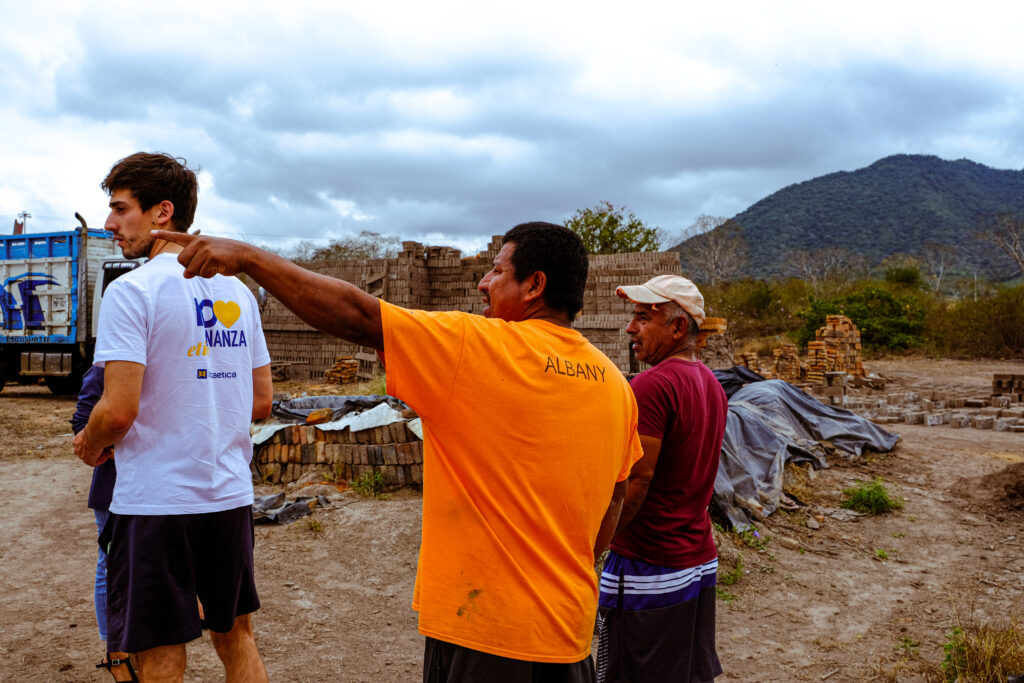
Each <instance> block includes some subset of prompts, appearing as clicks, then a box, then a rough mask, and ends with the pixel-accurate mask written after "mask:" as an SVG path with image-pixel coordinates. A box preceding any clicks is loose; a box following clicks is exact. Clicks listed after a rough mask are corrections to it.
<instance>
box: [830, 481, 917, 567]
mask: <svg viewBox="0 0 1024 683" xmlns="http://www.w3.org/2000/svg"><path fill="white" fill-rule="evenodd" d="M840 506H841V507H844V508H846V509H848V510H857V511H858V512H866V513H868V514H871V515H881V514H884V513H886V512H892V511H893V510H897V509H899V508H901V507H903V500H902V499H900V498H894V497H892V496H890V495H889V492H888V491H886V490H885V486H883V485H882V479H881V478H878V477H876V478H875V480H874V481H872V482H870V483H869V482H858V484H857V486H853V487H851V488H848V489H843V501H842V503H840ZM883 552H884V551H883ZM882 559H885V558H882Z"/></svg>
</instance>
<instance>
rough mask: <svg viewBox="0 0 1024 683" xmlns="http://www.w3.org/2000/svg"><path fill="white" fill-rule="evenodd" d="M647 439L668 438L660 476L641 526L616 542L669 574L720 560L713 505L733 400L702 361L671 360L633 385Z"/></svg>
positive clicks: (636, 521) (635, 524) (639, 517)
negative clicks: (711, 513) (711, 512)
mask: <svg viewBox="0 0 1024 683" xmlns="http://www.w3.org/2000/svg"><path fill="white" fill-rule="evenodd" d="M630 385H631V386H632V387H633V393H634V394H636V401H637V404H638V406H639V407H640V424H639V428H638V431H639V432H640V434H641V435H644V436H651V437H654V438H656V439H661V452H660V454H659V456H658V464H657V466H656V467H655V470H654V477H653V478H652V479H651V485H650V487H649V488H648V489H647V496H646V497H645V498H644V502H643V505H641V507H640V510H639V512H637V514H636V517H634V518H633V521H631V522H630V523H629V525H628V526H627V527H626V528H625V529H623V530H622V532H621V533H619V534H618V535H617V536H615V538H613V539H612V543H611V548H612V550H614V551H615V552H617V553H619V554H620V555H624V556H626V557H632V558H635V559H639V560H644V561H645V562H650V563H652V564H659V565H663V566H666V567H678V568H680V569H686V568H689V567H693V566H696V565H698V564H702V563H704V562H709V561H711V560H713V559H714V558H715V557H716V556H717V553H718V551H717V550H716V548H715V540H714V537H713V536H712V535H711V518H710V517H709V516H708V510H707V508H708V504H709V503H710V502H711V494H712V493H713V492H714V488H715V475H716V474H717V473H718V461H719V457H720V454H721V450H722V435H723V434H724V432H725V418H726V414H727V412H728V407H729V401H728V399H726V397H725V392H724V391H722V386H721V385H720V384H719V383H718V380H716V379H715V375H714V373H712V372H711V371H710V370H708V368H707V367H706V366H705V365H704V364H703V363H701V362H699V361H686V360H682V359H679V358H669V359H667V360H664V361H662V362H661V363H658V364H657V365H655V366H654V367H653V368H651V369H649V370H646V371H645V372H642V373H640V374H639V375H637V376H636V377H634V378H633V381H632V382H631V383H630Z"/></svg>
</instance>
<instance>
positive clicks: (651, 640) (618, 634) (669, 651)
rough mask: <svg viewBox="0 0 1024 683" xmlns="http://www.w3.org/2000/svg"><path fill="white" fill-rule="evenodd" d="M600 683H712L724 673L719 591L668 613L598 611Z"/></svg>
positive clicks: (665, 610) (662, 610) (708, 591)
mask: <svg viewBox="0 0 1024 683" xmlns="http://www.w3.org/2000/svg"><path fill="white" fill-rule="evenodd" d="M597 623H598V648H597V669H598V681H600V683H619V682H628V681H666V682H667V681H689V682H690V683H697V682H698V681H700V682H703V681H712V680H714V678H715V676H718V675H719V674H721V673H722V666H721V664H719V661H718V654H717V652H716V651H715V587H714V586H713V585H712V586H709V587H707V588H702V589H701V590H700V592H699V593H698V594H697V597H696V598H694V599H692V600H686V601H683V602H680V603H678V604H675V605H671V606H669V607H658V608H654V609H640V610H624V609H618V608H615V607H605V606H601V607H599V608H598V615H597Z"/></svg>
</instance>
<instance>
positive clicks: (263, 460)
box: [253, 421, 423, 486]
mask: <svg viewBox="0 0 1024 683" xmlns="http://www.w3.org/2000/svg"><path fill="white" fill-rule="evenodd" d="M254 450H255V452H254V453H253V464H254V466H255V469H256V470H257V473H258V474H260V475H262V477H263V479H264V481H267V482H270V483H274V484H277V483H289V482H293V481H295V480H297V479H298V478H299V477H301V476H302V475H303V474H305V473H306V472H310V471H313V470H324V469H331V470H333V472H334V473H335V475H336V476H337V477H338V478H339V479H346V480H349V479H358V478H359V477H361V476H362V475H364V474H366V473H370V474H373V473H377V472H379V473H380V474H381V476H382V477H383V479H384V483H385V484H386V485H388V486H403V485H414V486H419V485H421V484H422V483H423V442H422V441H421V440H420V438H419V437H418V436H416V435H415V434H414V433H413V432H412V431H411V430H410V429H409V428H408V424H407V422H405V421H401V422H393V423H392V424H390V425H386V426H383V427H374V428H372V429H363V430H360V431H358V432H352V431H351V430H349V429H343V430H340V431H324V430H322V429H319V428H318V427H315V426H311V425H291V426H288V427H285V428H283V429H281V430H279V431H277V432H276V433H275V434H274V436H273V437H271V439H269V440H268V441H265V442H264V443H262V444H259V445H257V446H256V447H255V449H254Z"/></svg>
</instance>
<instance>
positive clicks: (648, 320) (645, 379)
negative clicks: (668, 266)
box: [597, 275, 728, 683]
mask: <svg viewBox="0 0 1024 683" xmlns="http://www.w3.org/2000/svg"><path fill="white" fill-rule="evenodd" d="M615 293H616V294H617V295H618V296H620V297H622V298H624V299H629V300H630V301H632V302H633V303H634V304H636V306H635V308H634V310H633V319H632V320H631V321H630V323H629V326H628V327H626V332H627V333H628V334H629V337H630V342H631V345H632V348H633V350H634V352H635V353H636V357H637V359H638V360H641V361H644V362H646V363H650V364H651V365H652V366H653V367H651V368H650V369H649V370H646V371H645V372H642V373H640V374H639V375H637V376H636V377H635V378H634V379H633V381H632V383H631V386H632V387H633V392H634V393H635V394H636V399H637V404H638V405H639V408H640V424H639V432H640V442H641V443H642V445H643V449H644V455H643V458H641V459H640V460H639V461H637V463H636V464H635V465H634V466H633V470H632V472H631V473H630V477H629V489H628V491H627V493H626V500H625V502H624V503H623V506H622V514H621V516H620V517H619V523H618V527H617V528H616V532H615V536H614V538H613V539H612V542H611V552H609V554H608V558H607V559H606V560H605V564H604V570H603V572H602V574H601V596H600V608H599V613H598V623H599V628H600V639H599V644H598V663H597V668H598V681H599V682H601V683H604V682H608V683H612V682H614V681H631V682H633V683H637V682H643V681H656V682H657V683H664V682H665V681H710V680H712V679H714V677H715V676H717V675H718V674H720V673H722V667H721V665H720V664H719V662H718V655H717V653H716V652H715V573H716V570H717V568H718V551H717V549H716V548H715V541H714V538H713V536H712V535H711V519H710V517H709V516H708V510H707V508H708V504H709V503H710V502H711V494H712V493H713V491H714V487H715V475H716V474H717V472H718V461H719V455H720V452H721V448H722V435H723V433H724V432H725V419H726V414H727V411H728V400H727V399H726V397H725V392H724V391H723V390H722V387H721V385H720V384H719V383H718V381H717V380H716V379H715V376H714V374H713V373H712V372H711V371H710V370H708V368H707V367H706V366H705V365H704V364H703V363H701V362H700V360H699V359H698V357H697V351H696V341H697V332H698V330H699V329H700V324H701V323H702V322H703V321H704V297H703V296H701V293H700V291H699V290H698V289H697V287H696V286H695V285H694V284H693V283H692V282H690V281H689V280H687V279H686V278H683V277H680V276H678V275H659V276H658V277H655V278H652V279H650V280H648V281H647V282H646V283H644V284H642V285H636V286H630V287H619V288H618V289H617V290H615Z"/></svg>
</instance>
